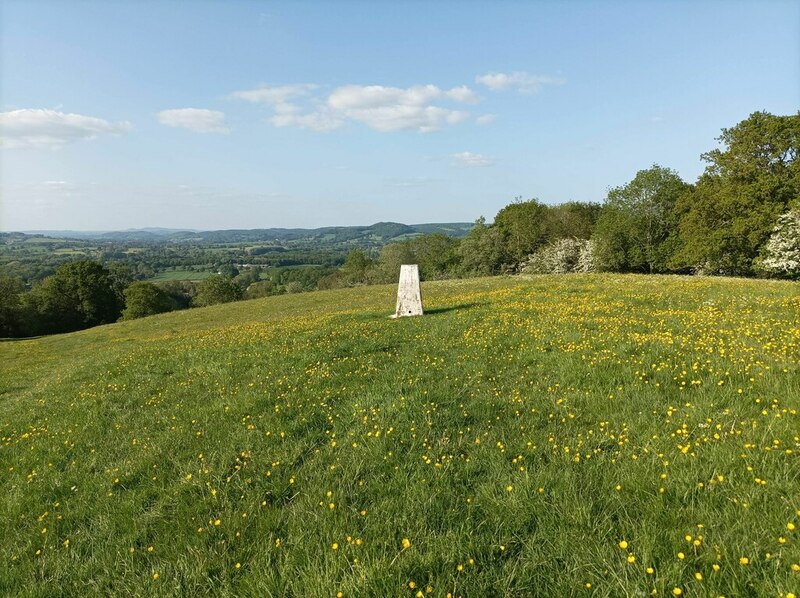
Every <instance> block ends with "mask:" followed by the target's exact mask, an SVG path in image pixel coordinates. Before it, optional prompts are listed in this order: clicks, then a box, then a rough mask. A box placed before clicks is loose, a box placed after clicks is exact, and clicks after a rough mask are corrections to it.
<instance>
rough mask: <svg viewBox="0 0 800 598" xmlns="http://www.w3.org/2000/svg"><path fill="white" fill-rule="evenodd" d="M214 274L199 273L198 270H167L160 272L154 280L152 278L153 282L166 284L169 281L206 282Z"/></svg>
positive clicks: (208, 272)
mask: <svg viewBox="0 0 800 598" xmlns="http://www.w3.org/2000/svg"><path fill="white" fill-rule="evenodd" d="M211 274H212V272H210V271H206V272H197V271H196V270H165V271H163V272H159V273H158V274H156V275H155V276H153V277H152V278H150V281H151V282H165V281H168V280H179V281H182V280H192V281H198V280H205V279H206V278H208V277H209V276H211Z"/></svg>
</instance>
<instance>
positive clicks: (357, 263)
mask: <svg viewBox="0 0 800 598" xmlns="http://www.w3.org/2000/svg"><path fill="white" fill-rule="evenodd" d="M373 266H374V263H373V261H372V260H371V259H370V258H369V257H368V256H367V254H366V253H364V250H363V249H353V250H352V251H351V252H350V253H348V254H347V259H345V261H344V264H343V265H342V267H341V268H340V271H341V273H342V277H343V280H344V281H346V284H348V285H354V284H364V283H365V282H367V277H368V273H369V270H370V269H371V268H372V267H373Z"/></svg>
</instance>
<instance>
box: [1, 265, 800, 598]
mask: <svg viewBox="0 0 800 598" xmlns="http://www.w3.org/2000/svg"><path fill="white" fill-rule="evenodd" d="M194 274H196V273H194ZM394 292H395V287H393V286H378V287H364V288H357V289H346V290H339V291H326V292H317V293H308V294H301V295H290V296H278V297H270V298H267V299H261V300H254V301H247V302H240V303H235V304H228V305H221V306H215V307H210V308H204V309H193V310H188V311H182V312H174V313H171V314H165V315H161V316H155V317H151V318H146V319H143V320H137V321H131V322H123V323H118V324H114V325H110V326H103V327H99V328H94V329H91V330H86V331H83V332H77V333H73V334H67V335H60V336H53V337H46V338H40V339H33V340H24V341H15V342H5V343H2V344H0V358H2V364H3V365H2V369H0V392H1V393H2V394H0V401H2V412H1V414H0V440H1V441H2V444H1V445H0V471H2V476H1V477H0V535H1V536H2V538H3V541H2V543H0V594H2V595H21V596H49V595H111V594H114V595H130V596H159V595H185V596H200V595H230V596H232V595H255V596H337V595H338V594H339V593H341V595H342V596H442V597H444V596H464V597H467V596H479V597H482V596H531V595H542V596H569V595H578V596H581V595H586V596H589V595H591V596H624V595H648V594H651V593H652V594H654V595H661V596H663V595H666V596H673V595H686V596H706V595H710V596H717V595H725V596H748V595H751V596H784V597H785V596H789V593H790V592H794V593H795V594H797V593H798V592H800V418H798V408H800V373H799V372H798V363H800V293H798V285H797V284H796V283H782V282H766V281H758V280H739V279H712V278H701V277H697V278H684V277H646V276H599V275H598V276H589V275H587V276H577V275H576V276H561V277H549V276H543V277H532V278H528V279H523V278H491V279H475V280H461V281H448V282H437V283H424V284H423V299H424V302H425V307H426V310H427V313H426V315H425V316H424V317H421V318H402V319H399V320H390V319H388V318H387V316H388V315H389V314H390V313H391V312H392V310H393V306H394Z"/></svg>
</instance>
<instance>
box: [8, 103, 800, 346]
mask: <svg viewBox="0 0 800 598" xmlns="http://www.w3.org/2000/svg"><path fill="white" fill-rule="evenodd" d="M718 141H719V142H720V147H718V148H716V149H713V150H711V151H709V152H706V153H704V154H702V156H701V157H702V159H703V160H704V161H705V162H706V164H707V166H706V168H705V171H704V172H703V174H702V175H700V177H699V178H698V179H697V181H695V182H694V183H687V182H685V181H683V180H682V179H681V178H680V176H679V175H678V173H677V172H675V171H674V170H671V169H669V168H666V167H664V166H660V165H657V164H654V165H653V166H651V167H649V168H647V169H644V170H640V171H639V172H638V173H637V174H636V176H635V177H634V178H633V180H631V181H630V182H628V183H626V184H624V185H621V186H618V187H614V188H610V189H609V190H608V193H607V197H606V198H605V201H604V203H603V204H597V203H590V202H577V201H575V202H568V203H564V204H560V205H547V204H544V203H542V202H541V201H539V200H538V199H530V200H527V201H523V200H522V198H517V199H516V200H515V201H514V202H512V203H511V204H509V205H507V206H505V207H504V208H502V209H501V210H500V211H499V212H498V213H497V215H496V216H495V218H494V221H493V223H492V224H487V223H486V220H485V218H483V217H481V218H479V219H478V220H477V221H476V222H475V225H474V226H473V227H472V229H471V230H470V232H469V233H468V234H467V235H466V237H464V238H463V239H460V240H459V239H455V238H452V237H449V236H447V235H445V234H441V233H435V234H422V235H419V236H416V237H412V238H409V239H407V240H403V241H399V242H393V243H389V244H387V245H384V246H383V247H382V248H381V249H380V250H376V249H369V248H368V249H354V250H353V251H351V252H350V253H349V254H348V256H347V258H346V260H345V262H344V264H343V265H342V266H341V267H340V268H338V269H335V268H332V267H326V268H300V269H297V270H291V269H286V270H284V271H281V273H280V275H279V278H278V279H277V280H275V279H273V280H262V279H261V275H260V273H259V271H258V270H255V269H252V270H245V271H244V272H238V271H234V270H230V271H225V272H222V273H220V274H215V275H212V276H210V277H209V278H207V279H206V280H204V281H202V282H200V283H198V284H196V285H195V284H193V283H178V282H172V283H163V284H153V283H150V282H143V281H135V280H134V278H133V275H132V274H133V273H132V272H131V271H130V269H129V268H126V266H125V265H123V264H119V263H114V262H111V263H109V264H108V265H106V266H104V265H103V264H101V263H99V262H95V261H91V260H80V261H76V262H71V263H67V264H64V265H62V266H60V267H59V268H58V269H57V270H56V271H55V273H54V274H53V275H52V276H48V277H47V278H45V279H44V280H43V281H41V282H40V283H39V284H37V285H35V286H34V287H33V288H32V289H31V290H30V291H28V292H25V289H24V287H23V285H22V282H21V281H20V280H19V279H17V278H13V277H10V276H0V336H6V337H8V336H30V335H38V334H50V333H56V332H68V331H73V330H79V329H82V328H88V327H90V326H96V325H98V324H106V323H111V322H115V321H117V320H118V319H122V320H127V319H133V318H138V317H143V316H147V315H153V314H157V313H162V312H166V311H171V310H174V309H184V308H187V307H193V306H204V305H212V304H215V303H224V302H228V301H236V300H239V299H243V298H256V297H261V296H265V295H270V294H276V293H280V292H299V291H302V290H310V289H313V288H317V289H331V288H338V287H347V286H356V285H364V284H380V283H388V282H394V281H396V279H397V274H398V272H399V270H400V265H401V264H408V263H416V264H419V267H420V275H421V277H422V278H423V279H426V280H433V279H442V278H454V277H469V276H488V275H495V274H502V273H515V272H528V273H568V272H640V273H654V274H656V273H684V274H692V273H694V274H708V275H734V276H763V277H775V278H787V279H793V280H797V279H799V278H800V163H799V162H798V160H797V158H798V152H799V151H800V113H798V114H797V115H791V116H775V115H772V114H769V113H767V112H755V113H753V114H751V115H750V117H749V118H747V119H746V120H744V121H742V122H740V123H738V124H737V125H736V126H734V127H732V128H729V129H723V130H722V134H721V136H720V137H719V138H718Z"/></svg>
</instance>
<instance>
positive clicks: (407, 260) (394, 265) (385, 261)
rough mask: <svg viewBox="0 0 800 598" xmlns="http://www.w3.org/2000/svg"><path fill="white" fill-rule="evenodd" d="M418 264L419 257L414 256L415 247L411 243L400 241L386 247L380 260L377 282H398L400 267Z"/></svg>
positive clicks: (382, 250)
mask: <svg viewBox="0 0 800 598" xmlns="http://www.w3.org/2000/svg"><path fill="white" fill-rule="evenodd" d="M416 263H417V256H416V255H415V254H414V247H413V246H412V245H411V243H410V242H408V241H399V242H397V243H389V244H388V245H384V246H383V249H381V255H380V257H379V258H378V273H377V276H376V278H377V281H376V282H397V279H398V277H399V276H400V266H402V265H403V264H416Z"/></svg>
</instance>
